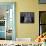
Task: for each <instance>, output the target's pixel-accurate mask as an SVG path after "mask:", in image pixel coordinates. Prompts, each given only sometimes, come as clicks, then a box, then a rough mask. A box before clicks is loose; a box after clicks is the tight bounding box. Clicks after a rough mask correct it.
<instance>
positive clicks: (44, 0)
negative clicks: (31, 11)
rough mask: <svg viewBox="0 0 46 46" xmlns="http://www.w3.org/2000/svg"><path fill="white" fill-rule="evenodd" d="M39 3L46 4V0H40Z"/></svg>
mask: <svg viewBox="0 0 46 46" xmlns="http://www.w3.org/2000/svg"><path fill="white" fill-rule="evenodd" d="M38 1H39V4H46V0H38Z"/></svg>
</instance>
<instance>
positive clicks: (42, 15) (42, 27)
mask: <svg viewBox="0 0 46 46" xmlns="http://www.w3.org/2000/svg"><path fill="white" fill-rule="evenodd" d="M45 32H46V11H39V35H41V34H43V33H45Z"/></svg>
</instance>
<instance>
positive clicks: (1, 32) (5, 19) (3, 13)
mask: <svg viewBox="0 0 46 46" xmlns="http://www.w3.org/2000/svg"><path fill="white" fill-rule="evenodd" d="M14 17H15V2H0V40H15V33H14V32H15V26H14V25H15V19H13V18H14Z"/></svg>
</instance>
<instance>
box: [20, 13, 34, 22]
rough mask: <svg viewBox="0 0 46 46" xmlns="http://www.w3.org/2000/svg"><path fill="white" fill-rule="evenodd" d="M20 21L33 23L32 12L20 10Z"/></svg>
mask: <svg viewBox="0 0 46 46" xmlns="http://www.w3.org/2000/svg"><path fill="white" fill-rule="evenodd" d="M28 15H29V16H30V17H29V16H28ZM27 16H28V17H27ZM25 18H27V20H26V22H24V20H25ZM29 18H30V19H29ZM28 19H29V21H28ZM30 20H31V21H30ZM20 23H34V12H20Z"/></svg>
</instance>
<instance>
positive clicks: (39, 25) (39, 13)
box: [39, 11, 46, 36]
mask: <svg viewBox="0 0 46 46" xmlns="http://www.w3.org/2000/svg"><path fill="white" fill-rule="evenodd" d="M45 12H46V11H39V36H40V33H41V32H40V25H46V24H40V14H41V13H45Z"/></svg>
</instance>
